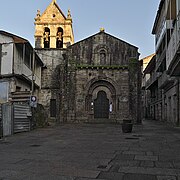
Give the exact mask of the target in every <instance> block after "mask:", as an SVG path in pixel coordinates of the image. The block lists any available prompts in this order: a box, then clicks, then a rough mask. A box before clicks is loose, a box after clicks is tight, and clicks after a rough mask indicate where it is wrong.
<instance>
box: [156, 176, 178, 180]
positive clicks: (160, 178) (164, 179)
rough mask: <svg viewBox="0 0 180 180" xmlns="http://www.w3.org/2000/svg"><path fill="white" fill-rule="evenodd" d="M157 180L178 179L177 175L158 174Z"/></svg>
mask: <svg viewBox="0 0 180 180" xmlns="http://www.w3.org/2000/svg"><path fill="white" fill-rule="evenodd" d="M157 180H177V179H176V177H175V176H157Z"/></svg>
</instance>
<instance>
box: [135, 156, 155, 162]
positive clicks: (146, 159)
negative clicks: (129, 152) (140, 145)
mask: <svg viewBox="0 0 180 180" xmlns="http://www.w3.org/2000/svg"><path fill="white" fill-rule="evenodd" d="M135 160H140V161H148V160H149V161H158V156H141V155H136V156H135Z"/></svg>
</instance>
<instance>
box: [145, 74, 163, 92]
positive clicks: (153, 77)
mask: <svg viewBox="0 0 180 180" xmlns="http://www.w3.org/2000/svg"><path fill="white" fill-rule="evenodd" d="M159 76H160V73H157V72H153V73H152V74H151V76H150V79H149V80H147V82H146V89H150V88H151V86H152V85H154V84H155V83H156V82H157V80H158V78H159Z"/></svg>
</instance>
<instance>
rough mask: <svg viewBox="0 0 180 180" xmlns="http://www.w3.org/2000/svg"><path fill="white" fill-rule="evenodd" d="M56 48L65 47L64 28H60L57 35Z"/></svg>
mask: <svg viewBox="0 0 180 180" xmlns="http://www.w3.org/2000/svg"><path fill="white" fill-rule="evenodd" d="M56 48H63V29H62V28H60V27H59V28H58V30H57V35H56Z"/></svg>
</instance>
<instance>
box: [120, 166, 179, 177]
mask: <svg viewBox="0 0 180 180" xmlns="http://www.w3.org/2000/svg"><path fill="white" fill-rule="evenodd" d="M118 172H120V173H134V174H136V173H137V174H150V175H167V176H176V175H178V172H179V170H177V169H168V168H147V167H146V168H145V167H120V168H119V171H118Z"/></svg>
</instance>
